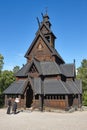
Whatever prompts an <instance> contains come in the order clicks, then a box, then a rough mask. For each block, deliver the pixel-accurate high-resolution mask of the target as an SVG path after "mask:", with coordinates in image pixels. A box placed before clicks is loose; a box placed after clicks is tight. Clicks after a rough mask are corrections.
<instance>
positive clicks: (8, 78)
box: [0, 70, 15, 93]
mask: <svg viewBox="0 0 87 130" xmlns="http://www.w3.org/2000/svg"><path fill="white" fill-rule="evenodd" d="M14 80H15V77H14V73H13V72H12V71H8V70H5V71H3V72H2V73H1V77H0V92H1V93H2V92H3V90H5V89H6V88H7V87H8V86H9V85H10V84H11V83H12V82H13V81H14Z"/></svg>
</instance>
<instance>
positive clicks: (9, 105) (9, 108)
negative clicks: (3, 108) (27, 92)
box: [7, 98, 12, 114]
mask: <svg viewBox="0 0 87 130" xmlns="http://www.w3.org/2000/svg"><path fill="white" fill-rule="evenodd" d="M7 105H8V108H7V114H10V111H11V106H12V102H11V98H9V99H8V103H7Z"/></svg>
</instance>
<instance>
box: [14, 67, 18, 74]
mask: <svg viewBox="0 0 87 130" xmlns="http://www.w3.org/2000/svg"><path fill="white" fill-rule="evenodd" d="M19 69H20V67H19V66H15V67H14V68H13V72H14V74H15V73H17V72H18V71H19Z"/></svg>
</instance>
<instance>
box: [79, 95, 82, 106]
mask: <svg viewBox="0 0 87 130" xmlns="http://www.w3.org/2000/svg"><path fill="white" fill-rule="evenodd" d="M81 106H82V103H81V97H80V94H78V107H79V108H81Z"/></svg>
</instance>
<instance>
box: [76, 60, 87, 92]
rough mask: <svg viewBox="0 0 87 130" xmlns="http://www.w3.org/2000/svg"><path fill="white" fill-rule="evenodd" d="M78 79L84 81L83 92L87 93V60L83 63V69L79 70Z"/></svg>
mask: <svg viewBox="0 0 87 130" xmlns="http://www.w3.org/2000/svg"><path fill="white" fill-rule="evenodd" d="M77 78H78V79H81V80H82V89H83V92H84V91H87V60H86V59H84V60H83V61H82V62H81V67H79V68H78V69H77Z"/></svg>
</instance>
